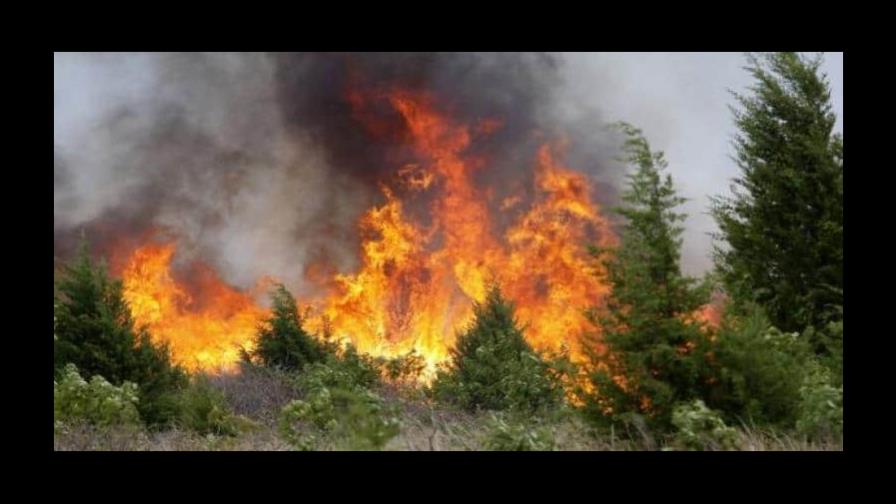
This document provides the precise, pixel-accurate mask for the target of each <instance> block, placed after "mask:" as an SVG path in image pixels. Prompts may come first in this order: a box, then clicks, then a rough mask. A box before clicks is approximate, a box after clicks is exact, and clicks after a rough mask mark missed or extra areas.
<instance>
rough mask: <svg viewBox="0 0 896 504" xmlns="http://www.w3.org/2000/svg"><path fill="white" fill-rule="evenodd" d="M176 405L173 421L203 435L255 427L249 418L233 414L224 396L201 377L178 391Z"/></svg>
mask: <svg viewBox="0 0 896 504" xmlns="http://www.w3.org/2000/svg"><path fill="white" fill-rule="evenodd" d="M176 408H177V412H178V414H177V418H176V423H177V424H178V425H179V426H180V427H182V428H185V429H189V430H192V431H195V432H197V433H199V434H203V435H208V434H213V435H217V436H236V435H238V434H239V433H241V432H243V431H246V430H249V429H251V428H253V427H254V426H255V424H254V422H252V421H251V420H249V419H248V418H245V417H242V416H238V415H234V414H233V413H232V412H231V411H230V409H229V408H228V406H227V403H226V401H225V400H224V395H223V394H222V393H220V392H219V391H217V390H215V389H214V388H212V386H211V385H210V384H209V383H208V381H207V380H206V379H205V378H204V377H202V376H197V377H196V378H194V380H193V382H192V383H191V384H190V386H188V387H186V388H184V389H183V390H182V391H180V392H179V393H178V395H177V397H176Z"/></svg>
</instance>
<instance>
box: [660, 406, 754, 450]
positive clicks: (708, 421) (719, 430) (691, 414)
mask: <svg viewBox="0 0 896 504" xmlns="http://www.w3.org/2000/svg"><path fill="white" fill-rule="evenodd" d="M672 425H673V426H675V429H676V432H675V438H674V445H673V446H674V448H680V449H685V450H736V449H737V448H738V441H737V439H738V438H737V431H736V430H734V429H733V428H731V427H728V426H727V425H725V422H724V421H723V420H722V418H721V416H719V414H718V413H717V412H715V411H712V410H711V409H709V408H707V407H706V405H705V404H704V403H703V401H701V400H699V399H697V400H695V401H693V402H690V403H684V404H679V405H678V406H676V407H675V409H674V410H673V411H672Z"/></svg>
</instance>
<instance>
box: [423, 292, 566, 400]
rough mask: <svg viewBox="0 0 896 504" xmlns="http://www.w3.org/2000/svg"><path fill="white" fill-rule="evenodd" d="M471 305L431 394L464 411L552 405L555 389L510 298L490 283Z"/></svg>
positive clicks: (555, 393)
mask: <svg viewBox="0 0 896 504" xmlns="http://www.w3.org/2000/svg"><path fill="white" fill-rule="evenodd" d="M473 308H474V314H475V318H474V320H473V322H472V323H471V325H470V326H469V327H468V328H467V329H466V330H465V331H464V332H463V333H461V334H460V335H458V338H457V341H456V343H455V347H454V348H453V349H452V351H451V361H450V365H449V367H448V368H447V369H446V370H442V371H440V372H439V373H438V375H437V378H436V381H435V383H434V384H433V391H434V393H435V395H436V397H437V398H439V399H441V400H444V401H446V402H452V403H456V404H459V405H461V406H462V407H464V408H467V409H470V410H475V409H490V410H507V409H511V410H518V411H535V410H538V409H539V408H541V407H543V406H548V405H552V404H556V403H557V402H558V401H559V400H560V398H561V396H560V394H561V392H560V388H559V386H558V385H557V384H555V383H554V382H553V381H552V380H551V379H550V378H549V376H548V370H547V365H546V364H545V363H544V362H543V361H542V359H541V358H540V356H539V355H538V354H537V353H536V352H535V351H534V350H533V349H532V347H531V346H529V344H528V343H527V342H526V340H525V338H524V337H523V331H522V329H521V328H520V326H519V324H518V322H517V320H516V319H515V317H514V314H513V312H514V306H513V303H511V302H509V301H507V300H505V299H504V297H503V296H502V295H501V291H500V289H499V288H498V287H497V286H493V287H492V288H491V289H490V290H489V293H488V295H487V297H486V299H485V301H484V302H483V303H475V304H474V306H473Z"/></svg>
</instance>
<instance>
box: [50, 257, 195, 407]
mask: <svg viewBox="0 0 896 504" xmlns="http://www.w3.org/2000/svg"><path fill="white" fill-rule="evenodd" d="M54 297H55V299H54V300H53V304H54V319H55V335H54V368H55V371H56V372H57V373H59V372H61V370H62V369H63V368H64V366H65V365H66V364H69V363H71V364H74V365H75V366H77V368H78V369H79V370H80V372H81V373H83V374H84V375H85V376H94V375H100V376H102V377H103V378H105V379H106V380H108V381H109V382H110V383H112V384H115V385H120V384H121V383H123V382H125V381H130V382H134V383H136V384H137V385H138V386H139V395H140V400H139V402H138V409H139V411H140V414H141V417H142V418H143V420H144V421H146V422H148V423H150V424H156V423H163V422H165V421H167V420H168V419H169V418H170V414H171V411H169V408H168V407H167V406H165V404H164V403H165V402H166V397H167V396H168V394H169V393H171V392H173V391H174V390H177V389H178V388H180V387H182V386H183V385H185V384H186V381H187V380H186V374H185V373H184V371H183V370H182V369H180V368H179V367H177V366H176V365H174V364H172V363H171V357H170V352H169V350H168V347H167V346H166V345H164V344H156V343H154V342H153V341H152V340H151V338H150V336H149V334H148V333H147V332H146V330H145V329H142V328H139V329H138V328H135V326H134V321H133V318H132V316H131V312H130V309H129V308H128V305H127V302H126V301H125V299H124V296H123V290H122V284H121V281H119V280H114V279H111V278H110V277H109V276H108V274H107V273H106V269H105V266H104V265H103V264H102V263H100V264H96V265H95V264H94V263H93V262H92V261H91V258H90V249H89V246H88V244H87V241H86V240H83V241H82V244H81V247H80V251H79V254H78V257H77V258H76V259H75V261H73V263H72V264H69V265H66V266H65V268H64V271H63V275H62V277H61V278H60V279H59V280H58V281H57V284H56V294H55V296H54Z"/></svg>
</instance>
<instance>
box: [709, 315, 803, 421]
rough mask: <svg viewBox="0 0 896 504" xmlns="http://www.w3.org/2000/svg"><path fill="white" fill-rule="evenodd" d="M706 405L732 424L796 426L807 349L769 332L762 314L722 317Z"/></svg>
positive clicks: (796, 338)
mask: <svg viewBox="0 0 896 504" xmlns="http://www.w3.org/2000/svg"><path fill="white" fill-rule="evenodd" d="M712 351H713V356H714V357H713V358H712V359H711V361H710V365H711V366H713V368H714V371H713V374H714V375H715V376H716V381H715V382H714V384H713V385H712V386H711V387H709V391H708V393H707V395H706V396H707V402H708V403H709V404H710V405H711V406H712V407H713V408H716V409H719V410H722V411H724V412H725V414H726V415H727V416H728V418H729V419H731V420H742V421H749V422H751V423H752V422H758V423H775V424H779V425H789V424H792V423H793V421H794V420H795V415H796V405H797V403H798V402H799V387H800V383H801V382H802V379H803V375H804V374H805V369H806V365H807V363H808V361H809V360H810V358H811V352H810V349H809V346H808V345H807V344H806V342H805V340H804V339H803V338H801V337H800V336H799V335H798V334H796V333H783V332H781V331H779V330H778V329H776V328H774V327H772V326H771V324H770V323H769V321H768V319H767V318H766V317H765V315H764V314H763V312H762V310H761V309H759V308H757V307H753V308H751V309H750V310H749V312H748V313H746V314H745V315H743V316H740V315H735V314H726V316H725V318H724V319H723V321H722V325H721V327H720V329H719V331H718V333H717V340H716V344H715V345H714V346H713V349H712Z"/></svg>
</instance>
